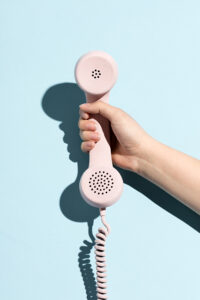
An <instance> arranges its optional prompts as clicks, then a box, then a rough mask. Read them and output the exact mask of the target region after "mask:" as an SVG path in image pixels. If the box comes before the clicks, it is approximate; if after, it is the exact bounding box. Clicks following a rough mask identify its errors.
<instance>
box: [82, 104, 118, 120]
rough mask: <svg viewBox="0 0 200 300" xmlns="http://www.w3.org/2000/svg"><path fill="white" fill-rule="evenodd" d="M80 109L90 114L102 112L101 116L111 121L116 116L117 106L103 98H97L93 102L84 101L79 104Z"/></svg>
mask: <svg viewBox="0 0 200 300" xmlns="http://www.w3.org/2000/svg"><path fill="white" fill-rule="evenodd" d="M79 108H80V110H82V111H83V112H85V113H89V114H100V115H101V116H103V117H105V118H106V119H108V120H109V121H110V122H112V121H113V120H114V118H115V117H116V112H117V111H118V108H117V107H114V106H112V105H110V104H108V103H105V102H103V101H101V100H97V101H95V102H92V103H84V104H81V105H80V106H79Z"/></svg>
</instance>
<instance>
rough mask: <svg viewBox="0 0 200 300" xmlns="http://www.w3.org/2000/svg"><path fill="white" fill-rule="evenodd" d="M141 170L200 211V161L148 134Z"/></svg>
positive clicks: (141, 153)
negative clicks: (149, 136)
mask: <svg viewBox="0 0 200 300" xmlns="http://www.w3.org/2000/svg"><path fill="white" fill-rule="evenodd" d="M138 174H139V175H141V176H143V177H145V178H146V179H148V180H150V181H151V182H153V183H155V184H156V185H158V186H159V187H161V188H162V189H163V190H165V191H166V192H167V193H169V194H171V195H172V196H174V197H175V198H176V199H178V200H180V201H181V202H182V203H184V204H185V205H187V206H188V207H190V208H191V209H193V210H195V211H196V212H197V213H198V214H200V161H199V160H197V159H195V158H193V157H190V156H188V155H186V154H184V153H182V152H180V151H177V150H175V149H172V148H170V147H168V146H166V145H164V144H162V143H160V142H158V141H156V140H154V139H152V138H148V139H147V142H146V144H145V147H144V149H143V150H142V151H141V152H140V154H139V157H138Z"/></svg>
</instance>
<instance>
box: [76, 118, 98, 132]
mask: <svg viewBox="0 0 200 300" xmlns="http://www.w3.org/2000/svg"><path fill="white" fill-rule="evenodd" d="M78 127H79V129H80V130H91V131H95V130H96V129H97V127H96V124H95V122H94V121H92V120H83V119H81V118H80V119H79V122H78Z"/></svg>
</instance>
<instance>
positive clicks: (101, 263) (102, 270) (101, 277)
mask: <svg viewBox="0 0 200 300" xmlns="http://www.w3.org/2000/svg"><path fill="white" fill-rule="evenodd" d="M100 215H101V221H102V223H103V224H104V226H105V227H106V228H104V227H101V228H99V230H98V233H97V235H96V238H97V239H96V240H95V249H96V251H95V254H96V270H97V300H103V299H107V298H108V297H107V290H106V287H107V285H106V254H105V243H106V238H107V235H108V234H109V233H110V226H109V225H108V224H107V222H106V219H105V215H106V209H105V208H100Z"/></svg>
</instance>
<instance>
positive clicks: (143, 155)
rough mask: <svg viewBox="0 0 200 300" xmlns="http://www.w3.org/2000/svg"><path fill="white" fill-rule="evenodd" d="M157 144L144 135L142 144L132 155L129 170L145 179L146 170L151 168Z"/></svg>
mask: <svg viewBox="0 0 200 300" xmlns="http://www.w3.org/2000/svg"><path fill="white" fill-rule="evenodd" d="M158 144H159V142H158V141H156V140H155V139H154V138H152V137H151V136H150V135H146V136H145V137H144V138H143V140H142V143H141V144H140V145H139V146H138V148H137V151H136V152H135V153H134V155H133V160H132V164H131V170H132V171H133V172H135V173H137V174H138V175H141V176H143V177H145V174H146V171H147V169H149V168H150V167H151V166H152V168H153V156H154V154H155V152H156V149H157V147H158Z"/></svg>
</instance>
